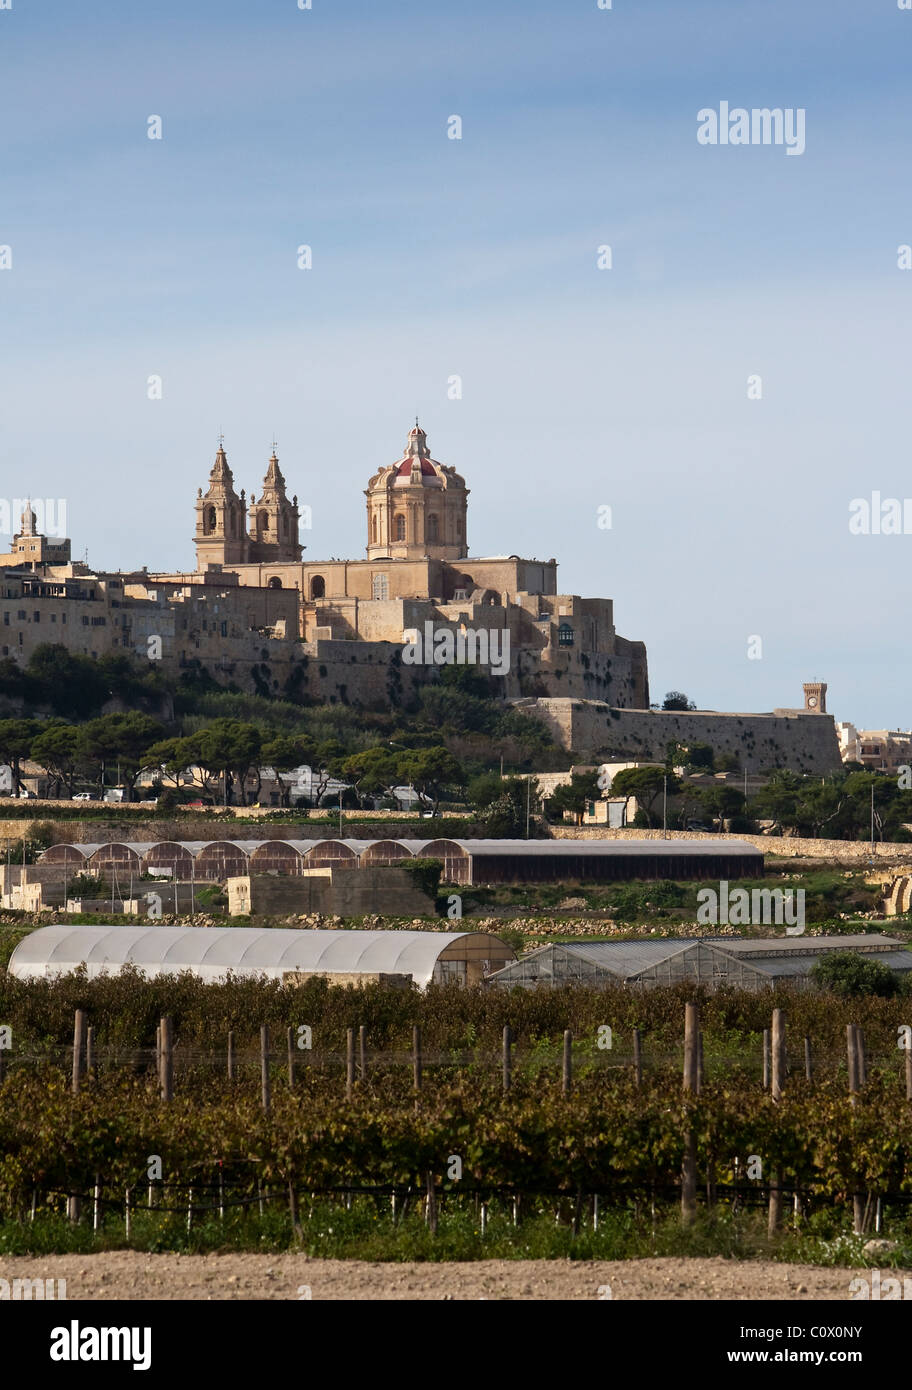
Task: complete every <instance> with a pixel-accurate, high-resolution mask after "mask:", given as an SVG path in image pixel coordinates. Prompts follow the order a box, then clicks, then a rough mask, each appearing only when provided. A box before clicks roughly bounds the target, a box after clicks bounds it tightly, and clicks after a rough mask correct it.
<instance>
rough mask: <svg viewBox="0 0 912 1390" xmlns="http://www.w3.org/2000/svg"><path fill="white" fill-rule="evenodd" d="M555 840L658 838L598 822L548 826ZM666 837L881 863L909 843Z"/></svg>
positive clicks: (905, 854)
mask: <svg viewBox="0 0 912 1390" xmlns="http://www.w3.org/2000/svg"><path fill="white" fill-rule="evenodd" d="M551 837H552V839H555V840H661V839H662V838H663V835H662V831H661V830H609V829H608V828H607V827H606V826H601V825H578V826H569V825H568V826H563V825H561V826H557V825H555V826H552V827H551ZM664 838H666V839H669V840H743V841H744V842H745V843H746V844H749V845H756V847H757V849H762V850H763V852H764V854H767V855H772V854H775V855H777V856H779V857H781V858H785V859H838V860H839V861H840V862H841V863H844V864H859V865H861V864H870V863H874V862H878V863H882V864H883V865H884V866H885V867H886V866H887V865H893V864H895V863H900V864H905V863H908V861H909V849H910V847H909V845H907V844H906V845H903V844H892V843H889V842H883V843H881V842H880V841H877V842H875V845H874V854H873V856H872V854H871V844H870V841H868V840H805V839H802V838H800V837H798V836H792V835H726V834H721V835H718V834H716V835H714V834H713V833H712V832H709V833H707V832H705V831H702V830H669V832H668V834H667V836H666V837H664Z"/></svg>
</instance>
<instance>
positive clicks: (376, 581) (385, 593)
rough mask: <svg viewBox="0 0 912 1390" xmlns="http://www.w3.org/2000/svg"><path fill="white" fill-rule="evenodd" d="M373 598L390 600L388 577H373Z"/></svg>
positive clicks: (381, 575) (376, 575)
mask: <svg viewBox="0 0 912 1390" xmlns="http://www.w3.org/2000/svg"><path fill="white" fill-rule="evenodd" d="M371 597H372V598H375V599H382V598H389V576H388V575H386V574H375V575H373V576H372V577H371Z"/></svg>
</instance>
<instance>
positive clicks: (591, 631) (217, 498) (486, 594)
mask: <svg viewBox="0 0 912 1390" xmlns="http://www.w3.org/2000/svg"><path fill="white" fill-rule="evenodd" d="M468 497H469V489H468V488H467V487H466V482H465V479H464V478H463V477H462V476H461V475H460V474H459V473H457V471H456V469H455V468H454V467H451V466H448V465H447V464H443V463H440V462H438V461H437V460H436V459H434V458H432V457H431V453H430V449H429V448H428V442H427V435H426V433H425V431H424V430H423V429H422V428H421V426H420V425H419V424H418V422H417V421H416V422H415V424H414V426H413V427H412V428H411V429H410V430H409V432H408V435H407V437H406V441H405V448H404V450H403V453H402V455H401V456H400V457H399V458H398V459H396V460H395V461H394V462H393V463H390V464H387V465H385V466H383V467H381V468H379V469H378V470H377V472H376V473H374V474H373V475H372V477H371V478H370V479H369V480H368V483H367V487H366V489H365V498H366V504H367V515H366V531H367V536H366V541H367V544H366V558H365V559H361V560H335V559H334V560H317V559H309V558H308V559H304V558H302V557H303V551H302V546H301V542H300V537H299V522H300V510H299V507H298V499H297V497H296V496H294V497H292V498H291V499H290V500H289V497H288V493H287V488H286V484H285V479H284V477H283V474H282V471H281V468H280V467H279V460H278V458H277V456H276V454H275V452H273V454H272V457H271V458H270V459H269V462H268V465H267V469H266V475H265V477H264V479H263V483H262V487H261V489H260V494H259V497H258V498H257V496H256V494H255V493H251V496H250V499H249V501H248V500H247V499H246V494H245V491H244V489H243V488H242V489H241V491H240V492H238V491H236V488H235V482H234V476H233V473H232V471H231V468H230V466H229V463H228V458H227V455H226V453H225V450H224V447H222V445H221V444H220V446H219V449H218V452H217V454H216V457H215V462H214V464H213V466H212V470H211V472H210V474H209V484H208V487H207V488H206V490H205V492H204V491H203V489H202V488H200V489H199V491H198V494H197V499H196V531H195V535H194V544H195V547H196V563H197V570H196V574H195V575H184V576H179V575H159V576H156V578H157V579H159V580H160V581H162V582H168V581H170V582H178V581H181V580H183V582H185V583H191V582H196V583H199V582H200V581H201V580H204V579H209V580H213V581H214V580H216V579H219V580H227V579H231V580H232V581H233V582H234V583H236V584H237V585H239V586H241V587H242V588H244V587H247V588H256V589H259V590H262V589H266V590H283V591H293V592H294V593H296V594H297V602H298V614H297V634H296V635H297V637H298V638H299V639H300V640H301V641H302V642H304V643H307V644H317V647H318V648H319V657H320V659H319V663H318V664H319V665H321V666H323V667H326V669H327V670H328V668H329V664H330V663H331V662H332V661H334V659H335V658H336V657H337V656H341V657H342V658H343V659H344V663H345V665H346V666H347V667H348V668H351V667H352V666H355V667H363V668H364V672H363V675H360V676H359V674H358V672H357V671H353V670H350V669H349V670H348V671H347V673H346V674H347V675H348V676H349V679H348V680H346V682H345V686H346V689H345V698H347V699H349V700H352V699H355V698H358V695H357V694H356V692H357V691H359V690H362V691H364V692H367V691H368V690H369V689H375V688H376V664H377V662H378V661H380V662H382V661H384V660H387V659H390V660H392V659H394V656H395V653H397V652H401V648H402V644H403V634H404V633H405V632H406V631H408V630H415V629H418V630H422V631H423V630H424V625H425V624H426V623H431V624H433V625H434V629H435V631H436V630H437V629H439V628H441V627H449V628H451V629H452V631H453V632H454V634H457V633H459V632H460V631H465V630H467V629H472V631H474V632H479V631H482V630H487V631H490V632H492V633H493V632H494V631H497V632H500V633H503V632H504V631H508V632H509V635H510V651H511V662H510V671H509V674H508V675H507V676H506V677H505V678H504V686H503V693H504V695H505V696H507V697H508V698H509V697H513V698H516V697H521V696H531V697H538V696H546V695H551V696H578V697H588V698H592V699H600V700H608V701H609V702H610V703H611V704H613V705H617V706H622V707H627V708H640V709H642V708H646V707H647V706H648V704H649V686H648V674H647V666H646V649H645V647H644V645H643V643H641V642H629V641H627V640H626V639H625V638H623V637H619V636H618V634H617V632H616V631H615V627H614V616H613V604H612V602H611V600H610V599H602V598H581V597H580V596H579V595H576V594H562V593H559V591H558V583H557V561H556V560H554V559H550V560H527V559H523V558H522V557H521V556H518V555H508V556H494V557H484V556H482V557H478V558H476V557H474V556H471V555H470V552H469V543H468ZM340 643H344V644H345V648H344V650H343V649H341V648H339V647H338V645H337V644H340ZM352 644H356V645H354V646H353V645H352ZM381 646H382V647H386V648H388V650H387V651H385V652H384V651H382V650H381ZM315 650H316V649H315ZM367 668H372V669H370V670H368V669H367Z"/></svg>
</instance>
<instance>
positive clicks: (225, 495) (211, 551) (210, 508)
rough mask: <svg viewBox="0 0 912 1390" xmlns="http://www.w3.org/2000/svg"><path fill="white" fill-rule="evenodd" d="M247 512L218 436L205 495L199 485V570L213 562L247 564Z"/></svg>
mask: <svg viewBox="0 0 912 1390" xmlns="http://www.w3.org/2000/svg"><path fill="white" fill-rule="evenodd" d="M245 512H246V504H245V501H244V492H243V489H242V490H241V495H240V497H238V495H237V493H236V492H235V490H234V478H233V476H232V473H231V469H230V468H229V467H228V456H227V454H226V453H225V450H224V447H223V443H222V436H221V435H219V447H218V453H217V454H216V456H215V463H214V464H213V465H212V472H211V473H210V474H209V488H208V491H207V492H206V493H205V494H204V493H203V490H202V488H199V489H198V491H197V495H196V535H195V536H194V538H193V541H194V544H195V546H196V567H197V569H198V570H204V569H205V568H206V567H207V565H213V564H214V565H243V564H246V562H247V549H248V546H247V531H246V529H245V526H244V522H245V519H246V518H245Z"/></svg>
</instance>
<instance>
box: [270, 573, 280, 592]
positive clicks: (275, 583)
mask: <svg viewBox="0 0 912 1390" xmlns="http://www.w3.org/2000/svg"><path fill="white" fill-rule="evenodd" d="M269 587H270V589H281V587H282V581H281V579H280V578H279V576H278V575H277V574H274V575H273V576H272V578H271V579H270V581H269Z"/></svg>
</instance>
